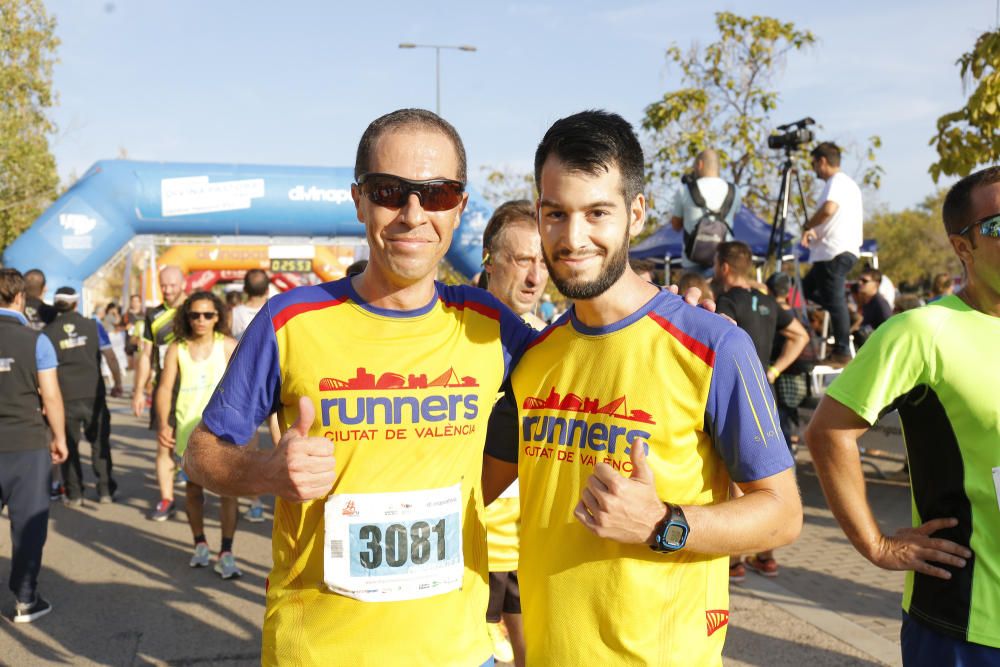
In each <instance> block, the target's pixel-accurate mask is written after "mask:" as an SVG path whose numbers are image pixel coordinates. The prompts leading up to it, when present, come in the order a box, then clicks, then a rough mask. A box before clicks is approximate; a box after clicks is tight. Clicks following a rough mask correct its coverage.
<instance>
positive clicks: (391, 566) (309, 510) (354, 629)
mask: <svg viewBox="0 0 1000 667" xmlns="http://www.w3.org/2000/svg"><path fill="white" fill-rule="evenodd" d="M465 164H466V159H465V149H464V148H463V146H462V141H461V138H460V137H459V136H458V133H457V132H456V131H455V129H454V128H453V127H452V126H451V125H450V124H448V123H447V122H446V121H444V120H443V119H441V118H439V117H438V116H436V115H435V114H432V113H430V112H428V111H423V110H415V109H404V110H401V111H396V112H393V113H390V114H388V115H386V116H383V117H381V118H378V119H377V120H375V121H374V122H372V124H371V125H369V127H368V128H367V129H366V130H365V132H364V134H363V136H362V138H361V141H360V143H359V146H358V152H357V160H356V163H355V179H356V181H357V182H356V183H355V184H354V185H353V186H352V188H351V192H352V196H353V198H354V203H355V207H356V209H357V217H358V220H359V221H360V222H361V223H362V224H363V225H364V226H365V231H366V235H367V239H368V245H369V248H370V257H369V262H368V265H367V267H366V268H365V270H364V271H363V272H362V273H360V274H358V275H356V276H353V277H351V278H344V279H342V280H339V281H335V282H332V283H326V284H322V285H316V286H310V287H301V288H298V289H295V290H292V291H290V292H287V293H285V294H281V295H278V296H275V297H273V298H272V299H270V300H269V301H268V303H267V304H266V305H265V306H264V307H263V309H262V310H261V312H260V313H258V316H257V317H256V318H255V319H254V320H253V322H251V324H250V326H249V327H248V328H247V330H246V332H245V333H244V334H243V337H242V339H241V341H240V346H239V349H238V350H237V351H236V353H235V355H234V356H233V359H232V362H231V363H230V365H229V368H228V369H227V371H226V375H225V377H224V378H223V380H222V382H221V383H220V385H219V387H218V389H217V390H216V392H215V394H214V396H213V397H212V399H211V400H210V402H209V405H208V407H207V408H206V409H205V411H204V413H203V421H202V423H201V424H200V425H199V426H198V428H197V429H196V430H195V433H194V434H193V436H192V438H191V440H190V442H189V447H188V450H187V452H186V454H185V468H186V470H187V471H188V473H189V475H190V476H191V479H192V480H193V481H195V482H197V483H199V484H202V485H203V486H205V487H207V488H209V489H211V490H213V491H215V492H217V493H220V494H223V495H231V496H245V495H256V494H275V495H276V496H278V499H277V502H276V504H275V510H274V532H273V552H274V567H273V569H272V570H271V573H270V576H269V577H268V591H267V611H266V615H265V621H264V631H263V655H262V662H263V663H264V664H266V665H275V664H286V663H295V664H340V665H358V664H372V665H382V664H399V663H401V662H406V663H411V664H419V665H425V664H426V665H465V666H468V665H480V664H483V663H484V662H487V661H490V660H491V657H490V656H491V653H492V646H491V642H490V639H489V634H488V632H487V628H486V623H485V618H484V616H485V612H486V603H487V597H488V593H489V591H488V586H487V584H486V579H487V558H486V538H485V531H484V527H483V519H482V513H483V502H482V496H481V492H480V477H481V471H482V463H483V461H482V452H483V445H484V438H485V434H486V425H487V421H488V419H489V412H490V407H491V406H492V405H493V402H494V400H495V398H496V394H497V391H498V389H499V387H500V385H501V384H502V382H503V380H504V378H505V377H506V375H507V373H508V370H509V369H510V367H511V366H512V365H513V363H514V362H515V360H516V359H517V358H518V357H519V356H520V354H521V351H522V350H523V348H524V347H525V345H526V344H527V342H528V341H529V340H530V339H531V338H533V336H534V333H533V330H532V329H531V328H530V327H529V326H528V325H526V324H525V323H524V322H522V321H521V320H520V318H518V317H517V316H516V315H515V314H514V313H512V312H511V311H510V310H509V309H507V308H506V307H504V306H503V305H502V304H501V303H500V302H499V301H498V300H497V299H496V298H495V297H493V296H492V295H490V294H489V293H488V292H485V291H483V290H479V289H476V288H474V287H470V286H455V287H452V286H446V285H443V284H441V283H438V282H436V281H435V280H434V277H435V274H436V272H437V269H438V264H439V262H440V261H441V259H442V258H443V257H444V254H445V252H446V251H447V249H448V246H449V245H450V243H451V238H452V234H453V233H454V230H455V229H456V228H457V226H458V224H459V219H460V216H461V214H462V211H463V210H464V208H465V206H466V202H467V198H468V196H467V195H466V194H465V179H466V166H465ZM274 412H277V414H278V419H279V422H280V424H281V430H282V431H283V432H284V435H283V436H282V438H281V440H280V441H279V442H278V443H277V445H276V446H275V448H274V449H273V450H268V451H253V450H250V449H248V448H246V447H241V446H239V445H242V444H245V443H246V442H247V441H248V440H249V439H250V438H251V437H252V436H253V434H254V432H255V431H256V429H257V426H258V425H259V424H260V423H261V422H262V421H264V420H265V419H266V418H267V416H268V415H269V414H271V413H274ZM335 454H336V457H335V456H334V455H335Z"/></svg>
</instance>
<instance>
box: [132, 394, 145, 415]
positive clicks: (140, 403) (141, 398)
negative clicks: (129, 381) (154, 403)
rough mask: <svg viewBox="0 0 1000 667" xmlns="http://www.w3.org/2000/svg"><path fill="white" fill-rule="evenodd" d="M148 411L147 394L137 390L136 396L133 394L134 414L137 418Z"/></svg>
mask: <svg viewBox="0 0 1000 667" xmlns="http://www.w3.org/2000/svg"><path fill="white" fill-rule="evenodd" d="M145 409H146V392H144V391H143V390H141V389H137V390H136V392H135V393H134V394H132V414H134V415H135V416H136V417H141V416H142V411H143V410H145Z"/></svg>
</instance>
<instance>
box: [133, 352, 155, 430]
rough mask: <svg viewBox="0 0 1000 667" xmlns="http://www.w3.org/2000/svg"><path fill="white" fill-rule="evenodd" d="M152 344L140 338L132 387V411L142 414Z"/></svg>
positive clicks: (151, 357) (151, 356) (144, 404)
mask: <svg viewBox="0 0 1000 667" xmlns="http://www.w3.org/2000/svg"><path fill="white" fill-rule="evenodd" d="M152 359H153V344H152V343H151V342H150V341H148V340H146V339H145V338H143V339H142V349H141V350H140V351H139V358H138V361H137V363H136V367H135V386H134V387H132V413H133V414H134V415H135V416H136V417H141V416H142V411H143V410H144V409H145V407H146V383H147V382H149V374H150V369H151V368H152V365H153V361H152Z"/></svg>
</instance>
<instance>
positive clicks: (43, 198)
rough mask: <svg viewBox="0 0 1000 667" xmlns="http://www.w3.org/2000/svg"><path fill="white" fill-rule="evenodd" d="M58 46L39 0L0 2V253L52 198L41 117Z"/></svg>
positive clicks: (47, 128) (53, 177)
mask: <svg viewBox="0 0 1000 667" xmlns="http://www.w3.org/2000/svg"><path fill="white" fill-rule="evenodd" d="M58 44H59V40H58V39H57V38H56V37H55V19H51V18H49V17H48V16H47V15H46V13H45V7H44V6H43V5H42V2H41V0H0V91H3V93H2V97H0V250H2V249H4V248H6V247H7V246H8V245H10V243H11V242H12V241H13V240H14V239H15V238H17V236H18V235H20V233H21V232H22V231H24V230H25V229H27V227H28V226H30V225H31V223H32V222H34V220H35V218H37V217H38V215H39V214H41V213H42V211H43V210H44V209H45V207H46V206H48V204H49V203H51V201H52V200H53V199H55V197H56V194H57V188H58V185H59V177H58V174H57V173H56V163H55V158H54V157H53V156H52V153H51V152H50V151H49V142H48V135H49V134H51V133H52V132H53V131H54V130H55V127H54V125H53V124H52V121H50V120H49V119H48V117H47V116H46V115H45V114H46V110H47V109H48V108H49V107H51V106H52V105H53V103H54V102H55V99H54V97H53V94H52V65H53V63H54V62H55V55H54V54H55V49H56V47H57V46H58Z"/></svg>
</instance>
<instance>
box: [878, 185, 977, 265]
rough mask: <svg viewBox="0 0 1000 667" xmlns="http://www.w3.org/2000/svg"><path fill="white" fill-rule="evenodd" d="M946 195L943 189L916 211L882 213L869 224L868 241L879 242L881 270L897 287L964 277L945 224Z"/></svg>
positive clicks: (929, 197)
mask: <svg viewBox="0 0 1000 667" xmlns="http://www.w3.org/2000/svg"><path fill="white" fill-rule="evenodd" d="M944 196H945V191H944V190H939V191H938V192H937V193H936V194H933V195H929V196H928V197H927V198H926V199H924V201H923V203H922V204H920V205H919V206H917V207H916V208H908V209H905V210H903V211H897V212H890V211H879V212H877V213H875V214H874V215H873V216H871V218H870V220H869V222H868V223H867V224H866V225H865V238H876V239H878V258H879V268H880V269H881V270H882V271H883V272H884V273H885V274H886V275H887V276H889V277H890V278H891V279H892V280H893V281H894V282H896V283H897V284H898V283H900V282H908V283H910V284H916V283H924V282H926V281H928V280H929V279H930V278H931V277H932V276H933V275H934V274H936V273H941V272H947V273H950V274H951V275H953V276H954V275H959V274H961V272H962V265H961V264H960V263H959V261H958V258H957V257H956V256H955V253H954V252H953V251H952V249H951V244H950V243H949V242H948V236H947V234H945V232H944V225H943V224H942V222H941V207H942V206H943V205H944Z"/></svg>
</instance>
